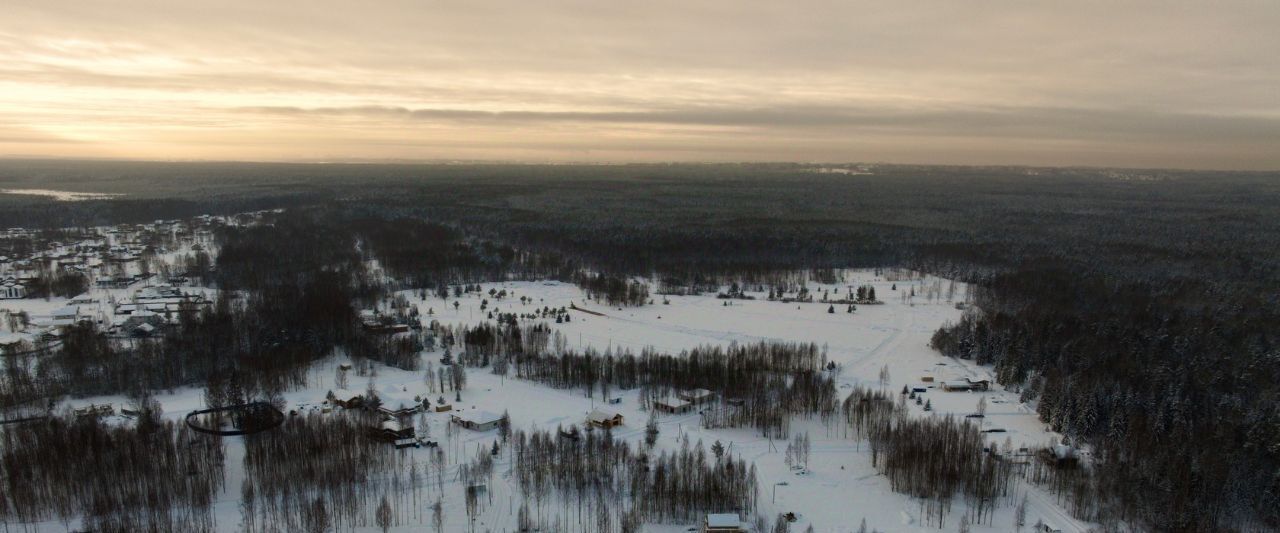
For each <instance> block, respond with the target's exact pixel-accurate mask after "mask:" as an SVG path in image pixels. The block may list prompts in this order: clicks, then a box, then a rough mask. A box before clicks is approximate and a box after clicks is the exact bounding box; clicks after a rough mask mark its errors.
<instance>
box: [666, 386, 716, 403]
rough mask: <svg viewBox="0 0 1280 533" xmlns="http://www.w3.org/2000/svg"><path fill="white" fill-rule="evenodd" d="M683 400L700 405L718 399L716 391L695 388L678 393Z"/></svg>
mask: <svg viewBox="0 0 1280 533" xmlns="http://www.w3.org/2000/svg"><path fill="white" fill-rule="evenodd" d="M676 396H678V397H679V398H680V399H681V400H684V401H687V402H689V403H691V404H694V405H700V404H704V403H707V402H710V401H712V400H715V399H716V393H714V392H711V391H709V390H707V389H693V390H687V391H683V392H680V393H678V394H677V395H676Z"/></svg>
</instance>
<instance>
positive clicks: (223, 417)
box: [186, 402, 284, 437]
mask: <svg viewBox="0 0 1280 533" xmlns="http://www.w3.org/2000/svg"><path fill="white" fill-rule="evenodd" d="M186 420H187V427H190V428H191V429H193V430H195V431H197V432H200V433H205V434H209V435H222V436H224V437H228V436H235V435H250V434H253V433H259V432H262V431H266V430H268V429H272V428H274V427H276V426H279V425H280V424H281V423H283V422H284V413H282V412H280V410H279V409H276V406H274V405H271V404H269V403H267V402H253V403H246V404H243V405H232V406H228V407H216V408H213V409H201V410H199V411H192V412H191V413H189V414H187V419H186Z"/></svg>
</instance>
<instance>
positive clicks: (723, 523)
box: [707, 513, 742, 528]
mask: <svg viewBox="0 0 1280 533" xmlns="http://www.w3.org/2000/svg"><path fill="white" fill-rule="evenodd" d="M741 525H742V521H741V520H738V515H736V514H732V513H716V514H709V515H707V527H726V528H727V527H738V526H741Z"/></svg>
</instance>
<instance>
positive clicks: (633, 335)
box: [50, 272, 1089, 532]
mask: <svg viewBox="0 0 1280 533" xmlns="http://www.w3.org/2000/svg"><path fill="white" fill-rule="evenodd" d="M933 281H934V280H923V281H915V282H903V281H899V282H897V283H896V284H897V291H893V290H891V285H892V283H891V282H889V281H883V280H877V279H876V278H875V277H874V276H873V275H872V274H871V273H870V272H858V273H855V275H854V276H853V278H852V279H848V280H846V282H845V283H842V284H840V285H839V286H838V288H839V289H840V290H841V291H842V292H843V291H844V289H845V287H847V286H848V285H860V284H864V283H871V284H873V285H874V286H875V287H876V292H877V295H878V296H879V297H880V298H881V299H882V300H884V301H885V304H884V305H860V306H858V308H857V311H856V312H855V313H853V314H848V313H845V309H844V308H843V307H842V306H837V307H836V312H835V313H834V314H829V313H828V312H827V308H828V306H827V304H824V303H809V304H796V303H792V304H784V303H779V302H768V301H764V295H763V294H754V295H755V296H757V298H759V299H758V300H754V301H743V300H734V301H732V302H731V305H730V306H727V307H726V306H724V300H719V299H716V298H715V297H714V296H713V295H707V296H688V297H681V296H671V297H669V300H670V304H669V305H663V304H662V303H661V302H662V299H663V297H662V296H659V295H655V297H654V298H655V300H656V301H657V304H656V305H652V306H645V307H642V308H626V309H623V310H619V309H618V308H610V307H607V306H604V305H602V304H597V303H595V302H590V301H586V302H584V300H583V298H584V295H583V293H582V292H581V291H580V290H579V289H577V288H576V287H574V286H572V285H564V284H558V283H543V282H520V283H497V284H487V285H485V286H484V291H485V292H486V293H487V291H488V289H489V288H490V287H496V288H500V289H502V288H505V289H506V290H507V291H508V293H509V295H508V297H507V298H506V299H504V300H502V301H501V302H492V301H491V303H490V309H493V308H494V307H496V308H498V309H499V310H501V311H504V312H517V313H519V312H529V311H532V310H533V309H534V308H542V307H543V306H554V307H559V306H566V307H567V306H568V305H569V304H570V303H571V302H572V303H574V304H575V305H577V306H578V307H582V308H586V309H590V310H592V311H596V312H599V313H603V314H604V315H605V316H595V315H590V314H586V313H582V312H577V311H574V312H573V314H574V319H573V321H572V322H570V323H567V324H551V325H552V326H553V327H554V328H556V329H558V330H559V331H561V332H562V333H563V334H564V335H565V336H566V338H567V340H568V341H569V343H570V344H571V345H576V346H594V347H596V348H598V349H602V350H603V349H605V348H607V347H609V346H613V347H615V348H616V347H630V348H633V349H635V350H639V349H640V348H643V347H645V346H653V347H655V348H658V349H659V350H663V351H669V352H678V351H679V350H682V349H685V348H691V347H694V346H698V345H704V344H727V343H729V342H733V341H737V342H754V341H758V340H766V339H777V340H787V341H804V342H809V341H812V342H816V343H818V344H819V345H824V344H825V345H826V346H827V348H828V355H829V358H830V359H831V360H834V361H836V362H837V363H840V364H842V365H844V369H843V372H842V374H841V375H840V377H839V381H840V383H841V385H842V387H843V386H846V385H847V386H852V385H862V386H865V387H872V388H874V387H878V386H879V381H878V376H879V373H880V369H881V367H882V366H884V365H887V366H888V368H889V372H890V375H891V380H890V381H891V384H890V385H888V386H887V389H888V390H892V391H895V392H896V391H898V390H900V389H901V388H902V386H903V385H912V386H922V385H923V383H922V381H921V378H922V377H923V376H933V377H934V379H935V382H936V383H940V382H942V381H944V380H947V379H952V378H959V377H965V376H971V377H988V378H989V375H988V370H987V369H985V368H980V367H977V366H975V365H971V364H966V363H963V362H960V361H956V360H952V359H947V358H944V357H942V356H941V355H939V354H938V353H937V352H935V351H934V350H932V349H930V348H929V346H928V343H929V338H930V336H931V335H932V334H933V332H934V331H935V330H936V329H937V328H938V327H939V326H941V325H942V324H944V323H946V322H947V321H954V320H956V319H958V318H959V317H960V314H961V313H962V311H960V310H957V309H956V308H955V306H954V304H953V303H950V302H947V301H945V299H944V298H939V299H937V300H935V301H933V302H930V301H928V300H927V299H926V298H923V297H921V296H917V297H916V298H915V299H914V301H913V302H912V303H907V302H904V301H903V300H902V298H901V296H900V295H901V293H902V292H903V291H908V290H910V287H911V285H912V284H916V285H915V288H916V292H917V294H924V292H925V291H924V289H925V287H927V286H928V285H929V284H931V283H933ZM809 287H810V289H811V290H813V289H814V288H815V285H814V284H810V285H809ZM405 294H406V296H408V297H409V298H410V300H411V301H412V302H414V303H415V304H417V305H418V306H419V308H420V309H421V311H422V312H423V313H424V314H425V313H426V312H427V310H428V309H431V310H433V311H434V314H433V316H432V317H424V319H427V318H435V319H437V320H440V321H441V322H442V323H447V324H455V323H476V322H480V321H482V320H484V319H485V313H482V312H481V311H480V310H479V305H480V299H481V298H480V297H479V296H476V295H469V296H466V297H461V298H457V299H456V300H457V301H458V302H459V303H460V307H459V308H458V309H457V310H455V309H454V307H453V305H452V304H453V302H454V301H455V298H453V297H450V298H448V299H443V300H442V299H439V298H436V297H434V296H429V297H428V298H427V299H426V300H420V299H419V298H418V296H417V295H416V294H413V293H412V292H411V291H406V293H405ZM817 294H819V295H820V294H821V287H819V290H818V291H817ZM962 294H963V290H962V289H961V290H960V291H957V295H956V296H957V298H959V297H960V295H962ZM521 296H526V297H529V298H532V302H531V303H528V304H524V305H522V304H521V303H520V301H519V298H520V297H521ZM485 297H487V294H486V295H485ZM423 357H424V359H425V360H428V361H436V360H437V359H438V358H439V353H429V354H424V355H423ZM341 362H345V361H344V360H342V359H341V358H333V359H332V360H330V361H327V362H325V363H322V364H319V365H317V366H316V367H315V368H313V369H312V372H311V384H312V385H311V387H310V388H308V389H306V390H301V391H294V392H291V393H288V394H286V398H287V400H288V401H289V402H290V408H302V409H307V408H310V406H312V405H315V404H318V403H319V402H320V401H321V400H323V398H324V394H325V393H326V391H328V390H330V389H334V388H335V387H334V386H333V380H334V374H335V372H334V368H335V367H336V366H337V365H338V364H339V363H341ZM367 379H368V378H364V377H357V376H355V375H354V374H353V375H351V377H350V385H349V387H350V388H352V389H363V388H364V387H365V385H366V384H367ZM375 383H376V386H377V388H378V389H379V391H380V392H381V393H382V395H383V397H384V398H387V399H388V400H386V403H388V404H390V405H391V406H393V407H394V406H395V404H396V402H397V401H399V399H412V397H413V396H415V395H419V394H421V395H424V396H425V395H427V394H428V392H427V386H426V385H425V384H424V383H423V379H422V373H421V372H406V371H401V370H397V369H393V368H385V367H383V368H379V369H378V375H377V376H376V378H375ZM433 396H434V395H433ZM620 396H622V398H623V400H622V403H621V404H620V405H613V406H609V407H610V408H612V409H615V410H617V411H618V412H620V413H621V414H622V415H624V416H625V417H626V423H625V425H624V427H622V428H619V429H618V430H615V432H614V435H615V437H617V438H621V439H626V440H629V441H632V442H635V443H637V444H638V443H639V442H640V441H641V440H642V439H643V429H644V423H645V421H646V420H647V418H648V413H647V412H645V411H641V410H640V407H639V405H638V402H637V391H623V392H622V393H620ZM983 396H985V397H986V398H987V402H988V407H987V417H986V419H985V420H984V422H983V424H984V428H1003V429H1005V430H1007V433H995V434H992V435H993V436H992V437H991V439H992V440H993V441H995V442H998V443H999V444H1001V446H1003V445H1004V441H1005V439H1006V438H1009V439H1011V440H1012V441H1013V442H1014V443H1015V444H1019V445H1023V444H1025V445H1043V444H1046V443H1048V442H1049V441H1050V440H1052V439H1054V438H1060V437H1057V436H1055V435H1054V434H1052V433H1048V432H1046V430H1045V428H1044V425H1043V424H1042V423H1040V422H1039V421H1038V420H1037V419H1036V417H1035V415H1034V414H1033V411H1032V410H1031V409H1029V408H1028V407H1026V406H1023V405H1020V404H1019V403H1018V395H1017V394H1016V393H1012V392H1004V391H1003V390H1002V389H1001V388H1000V387H999V386H998V385H996V386H995V390H993V391H991V392H987V393H968V392H959V393H949V392H943V391H942V390H941V389H930V390H929V392H927V393H926V397H927V398H929V399H931V401H932V403H933V406H934V412H933V413H925V412H924V411H923V410H921V409H920V408H919V407H916V406H914V405H912V407H911V409H913V412H914V413H916V414H918V415H919V416H939V415H941V414H946V413H954V414H957V415H964V414H968V413H971V412H973V409H974V407H975V405H976V404H977V402H978V399H979V398H980V397H983ZM462 397H463V401H462V402H461V403H460V404H459V403H455V408H459V409H464V410H471V409H476V410H487V411H492V412H496V413H501V412H502V411H504V410H506V411H508V412H509V413H510V415H511V418H512V422H513V424H514V425H516V426H517V427H522V428H541V429H554V428H555V427H556V426H557V425H565V426H568V425H570V424H575V423H576V424H581V423H582V420H583V417H584V416H585V415H586V413H587V412H588V411H590V410H591V409H592V408H593V407H596V406H599V404H598V402H593V400H591V399H589V398H586V397H584V396H583V395H582V393H581V391H562V390H555V389H551V388H547V387H544V386H540V385H537V384H534V383H529V382H522V381H519V380H514V379H509V378H508V379H502V378H500V377H498V376H495V375H492V374H490V373H488V372H487V371H482V370H478V369H477V370H472V371H470V372H468V385H467V390H466V391H464V393H463V395H462ZM201 398H202V392H201V391H200V390H198V389H186V390H180V391H176V392H175V393H174V394H168V395H162V396H160V397H159V400H160V401H161V403H162V405H163V407H164V410H165V412H166V416H168V417H171V418H173V419H175V420H178V419H180V418H181V417H182V416H183V415H184V414H185V413H187V412H189V411H191V410H193V409H197V408H200V407H202V400H201ZM123 401H124V399H123V398H118V397H116V398H86V399H80V400H75V401H73V402H71V403H72V404H74V405H83V404H89V403H99V404H100V403H104V402H112V403H116V404H120V403H122V402H123ZM421 416H425V417H428V419H429V420H430V421H431V422H430V423H431V425H432V429H431V435H432V438H433V439H438V440H440V441H441V446H443V447H445V450H446V452H447V455H448V461H449V468H450V469H451V470H450V474H447V475H446V484H445V488H444V506H445V512H444V514H445V518H446V523H447V526H446V531H464V530H467V529H469V528H468V527H467V526H468V524H467V523H466V512H465V510H464V501H463V496H462V490H461V487H460V486H458V485H457V482H456V481H452V477H451V473H452V472H453V471H456V469H457V466H458V465H457V463H456V462H455V461H456V460H457V459H458V458H459V457H462V458H471V457H474V456H475V453H476V450H477V449H478V448H480V447H488V446H490V445H491V444H492V443H493V442H494V441H495V440H496V439H497V436H496V431H489V432H472V431H467V430H461V432H460V433H459V434H458V435H457V437H456V438H455V439H448V438H447V437H446V430H445V424H446V423H447V420H448V417H447V415H446V414H437V413H429V414H424V415H421ZM660 421H661V435H660V437H659V444H658V446H659V447H663V448H667V449H674V448H676V447H678V445H679V444H678V443H679V442H680V439H682V438H683V437H684V436H686V435H687V437H688V439H689V440H690V441H691V442H696V441H698V440H701V441H702V442H703V443H704V444H706V445H707V446H710V444H711V443H712V442H714V441H716V440H719V441H721V442H722V443H724V445H725V446H726V447H727V448H728V452H729V453H730V454H732V455H734V456H740V457H742V458H744V459H746V460H747V461H749V462H754V463H755V465H756V467H757V468H758V475H759V482H760V487H761V489H762V493H761V498H760V500H761V502H762V503H761V509H760V510H759V511H760V513H761V514H763V515H765V516H766V517H772V516H774V515H775V514H776V513H780V512H787V511H792V512H796V513H797V514H799V515H801V519H800V520H799V521H798V522H797V523H796V524H793V526H792V529H793V531H804V529H805V527H807V526H809V525H812V526H813V527H814V529H815V531H820V532H845V531H848V532H853V531H857V529H858V526H859V523H860V522H861V520H862V519H864V518H865V519H866V521H867V525H868V527H869V528H875V529H878V530H880V531H936V530H938V528H937V526H936V525H934V526H930V525H925V524H921V523H919V521H918V517H919V509H920V506H919V503H918V502H916V501H913V500H912V499H911V498H908V497H906V496H904V495H901V494H896V493H894V492H892V491H891V490H890V488H889V484H888V481H887V480H886V479H885V478H883V477H881V476H879V475H877V474H876V472H875V470H874V469H873V468H872V466H871V461H870V456H869V453H868V452H867V451H866V450H867V447H866V445H865V443H860V442H856V441H853V440H850V439H847V438H843V437H841V436H837V435H834V434H830V435H829V434H828V431H827V430H826V429H825V428H824V427H823V426H822V425H821V424H820V423H819V422H818V421H805V420H798V421H795V422H794V423H793V424H792V428H791V429H792V432H793V434H794V433H795V432H804V431H808V432H809V433H810V437H811V439H812V452H811V453H812V459H811V461H810V464H809V465H808V467H809V471H810V473H808V474H806V475H795V474H793V473H792V472H791V470H790V469H789V468H788V467H787V465H786V464H784V453H783V451H784V450H785V448H786V443H785V442H776V441H775V442H770V441H768V440H765V439H763V438H761V437H759V436H757V435H756V434H755V433H754V432H753V431H751V430H732V429H717V430H704V429H702V428H700V427H699V424H698V415H697V414H696V413H691V414H687V415H673V416H663V417H660ZM227 443H228V455H229V457H228V460H227V484H226V491H225V493H224V494H223V495H222V496H221V497H220V498H219V500H218V503H217V516H218V522H219V527H220V529H224V530H226V531H235V530H236V529H237V523H238V521H239V509H238V507H237V501H238V497H239V489H240V480H241V479H242V475H243V474H242V472H241V471H240V461H241V457H242V454H243V445H242V444H241V442H240V441H239V438H228V439H227ZM402 453H408V454H413V460H414V461H418V462H421V463H427V462H428V454H427V450H426V449H425V448H424V449H420V450H407V451H404V452H402ZM508 464H509V462H508V460H507V458H506V456H505V454H503V455H502V457H501V458H500V459H499V461H498V464H497V467H496V469H495V472H496V475H495V481H494V483H493V484H492V485H491V486H490V494H491V496H492V502H493V503H492V504H490V505H487V506H485V507H484V509H483V510H482V513H481V515H480V518H479V520H478V522H477V524H476V530H477V531H485V530H489V531H511V530H512V529H513V525H514V523H515V510H516V509H517V508H518V507H519V505H520V496H519V493H518V489H517V488H516V487H514V486H513V485H512V484H510V483H508V482H507V480H506V478H505V474H506V472H507V468H508ZM783 483H785V484H783ZM1015 490H1016V491H1017V493H1018V494H1019V496H1020V495H1021V494H1022V493H1023V492H1026V493H1027V494H1028V499H1029V506H1028V513H1027V517H1028V524H1034V523H1035V522H1036V520H1037V519H1042V518H1043V519H1044V520H1045V521H1047V522H1050V523H1053V524H1055V525H1056V526H1057V527H1059V528H1061V529H1063V531H1085V530H1087V529H1088V526H1089V524H1083V523H1080V522H1078V521H1076V520H1073V519H1071V518H1070V517H1069V516H1068V515H1067V513H1066V512H1065V511H1063V510H1062V508H1060V507H1059V506H1058V505H1057V504H1056V503H1055V502H1054V499H1053V497H1052V496H1051V495H1048V494H1047V493H1045V492H1043V491H1040V490H1039V489H1036V488H1034V487H1029V486H1028V485H1025V484H1022V483H1019V484H1018V485H1017V487H1016V489H1015ZM435 494H436V493H435V489H434V484H432V486H431V488H430V489H429V490H428V491H427V497H426V498H425V499H424V501H423V503H422V509H418V510H416V512H415V511H412V510H404V509H402V510H400V514H401V515H402V522H401V525H400V526H399V527H397V528H395V529H394V530H395V531H419V530H423V529H426V528H429V527H430V526H429V524H430V518H429V513H427V512H426V511H425V508H426V506H427V505H429V503H430V502H433V501H434V500H435V498H436V495H435ZM775 494H776V496H775ZM775 497H776V500H775ZM1015 501H1016V498H1011V499H1010V500H1009V501H1008V502H1005V504H1004V505H1005V506H1004V507H1002V508H1000V509H998V510H997V512H996V514H995V517H994V519H993V520H992V523H991V524H990V525H987V524H981V525H975V526H974V527H973V530H974V531H1010V530H1012V527H1011V523H1012V513H1013V507H1012V505H1013V503H1014V502H1015ZM962 509H963V502H962V500H961V499H960V498H957V499H956V501H955V504H954V506H953V512H952V514H951V516H950V517H949V519H948V520H947V525H946V527H945V528H944V530H949V531H954V530H955V527H956V524H957V523H958V522H959V518H960V516H961V513H962ZM693 525H694V524H692V523H690V524H663V525H649V526H646V531H654V532H675V531H685V530H686V529H688V528H689V527H692V526H693ZM50 526H51V529H56V530H62V527H61V525H58V526H57V527H56V528H55V527H53V525H52V524H50ZM1027 529H1029V528H1027ZM581 530H590V528H589V527H587V528H585V529H581Z"/></svg>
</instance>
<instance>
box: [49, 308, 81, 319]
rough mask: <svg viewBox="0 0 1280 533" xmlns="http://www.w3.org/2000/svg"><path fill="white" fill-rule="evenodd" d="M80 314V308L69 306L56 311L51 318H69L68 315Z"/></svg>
mask: <svg viewBox="0 0 1280 533" xmlns="http://www.w3.org/2000/svg"><path fill="white" fill-rule="evenodd" d="M79 312H80V308H79V307H76V306H74V305H67V306H63V307H59V308H57V309H54V310H53V312H52V313H49V314H50V315H51V316H67V315H72V316H75V314H76V313H79Z"/></svg>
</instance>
